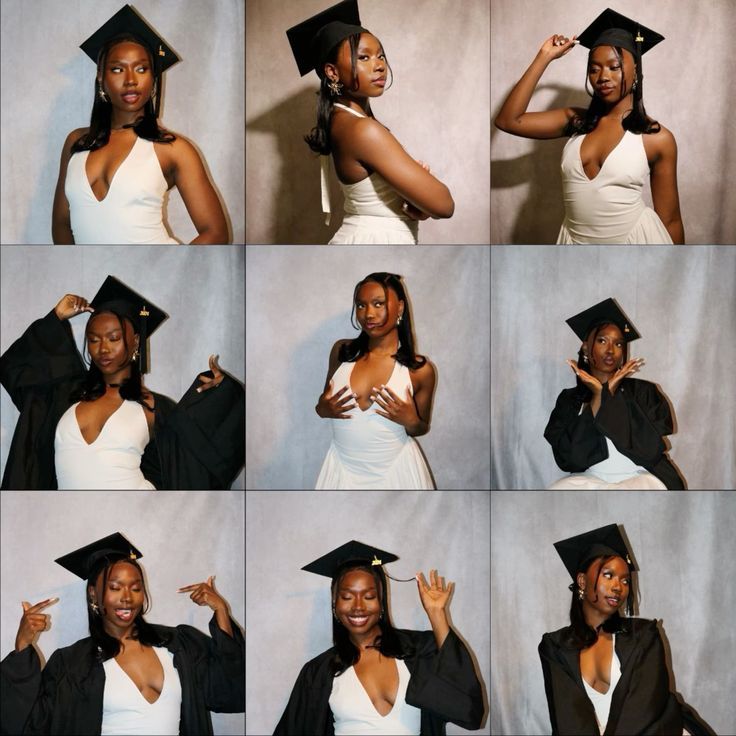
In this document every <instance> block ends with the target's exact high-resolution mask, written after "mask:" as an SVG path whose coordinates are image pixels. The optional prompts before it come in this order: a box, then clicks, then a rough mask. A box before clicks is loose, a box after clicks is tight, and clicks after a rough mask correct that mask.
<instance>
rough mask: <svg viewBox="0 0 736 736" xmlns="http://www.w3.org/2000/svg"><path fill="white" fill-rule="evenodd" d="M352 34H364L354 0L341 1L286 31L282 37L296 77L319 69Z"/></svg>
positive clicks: (356, 0) (365, 31)
mask: <svg viewBox="0 0 736 736" xmlns="http://www.w3.org/2000/svg"><path fill="white" fill-rule="evenodd" d="M354 33H368V31H367V30H366V29H365V28H363V27H362V26H361V25H360V13H359V11H358V0H343V1H342V2H339V3H338V4H337V5H333V6H332V7H331V8H327V10H323V11H322V12H321V13H317V15H313V16H312V17H311V18H308V19H307V20H305V21H303V22H302V23H298V24H297V25H295V26H292V27H291V28H289V30H288V31H286V36H287V37H288V39H289V43H290V44H291V51H292V53H293V54H294V58H295V59H296V64H297V66H298V67H299V74H301V75H302V76H304V75H305V74H307V72H310V71H312V70H315V71H316V70H318V69H320V68H321V66H322V65H323V64H324V63H325V61H326V60H327V56H328V55H329V53H330V51H331V50H332V49H333V48H334V47H335V45H336V44H338V43H340V41H343V40H345V39H346V38H347V37H348V36H352V35H353V34H354ZM318 73H320V72H318Z"/></svg>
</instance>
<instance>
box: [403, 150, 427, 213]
mask: <svg viewBox="0 0 736 736" xmlns="http://www.w3.org/2000/svg"><path fill="white" fill-rule="evenodd" d="M417 163H418V164H419V165H420V166H421V167H422V168H423V169H424V170H425V171H426V172H427V173H428V174H431V173H432V172H431V171H430V170H429V164H428V163H426V162H425V161H420V160H419V159H417ZM401 209H402V210H403V211H404V214H405V215H407V216H409V217H411V219H412V220H417V221H421V220H427V219H428V218H429V215H428V214H427V213H426V212H422V210H420V209H419V208H418V207H415V206H414V205H413V204H412V203H411V202H404V204H402V205H401Z"/></svg>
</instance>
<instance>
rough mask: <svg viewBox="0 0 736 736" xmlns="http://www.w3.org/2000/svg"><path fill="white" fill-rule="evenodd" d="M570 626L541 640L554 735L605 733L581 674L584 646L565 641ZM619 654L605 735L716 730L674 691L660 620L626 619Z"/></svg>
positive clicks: (674, 735)
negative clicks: (667, 664)
mask: <svg viewBox="0 0 736 736" xmlns="http://www.w3.org/2000/svg"><path fill="white" fill-rule="evenodd" d="M568 630H569V627H566V628H563V629H559V630H558V631H554V632H552V633H549V634H545V635H544V636H543V637H542V641H541V643H540V644H539V656H540V658H541V660H542V671H543V673H544V689H545V691H546V693H547V705H548V706H549V718H550V722H551V724H552V734H553V736H556V734H563V735H564V736H599V733H600V732H599V730H598V724H597V721H596V717H595V709H594V708H593V704H592V703H591V702H590V699H589V698H588V695H587V693H586V692H585V688H584V686H583V679H582V676H581V674H580V658H579V655H580V650H578V649H573V648H571V647H567V646H566V645H565V634H566V633H567V632H568ZM616 654H617V655H618V658H619V661H620V662H621V678H620V679H619V681H618V684H617V685H616V689H615V690H614V691H613V696H612V699H611V710H610V713H609V716H608V723H607V724H606V729H605V731H604V736H681V735H682V728H683V725H684V726H685V728H687V730H688V731H689V733H690V734H692V736H707V734H710V733H712V732H711V731H710V729H709V728H708V727H707V726H706V725H705V724H704V723H703V722H702V721H701V720H700V719H699V717H698V716H697V715H696V714H695V713H694V711H693V710H692V709H691V708H690V707H689V706H688V705H686V704H684V703H680V702H679V701H678V699H677V698H676V696H675V695H674V693H672V692H670V690H669V676H668V672H667V666H666V664H665V658H664V646H663V644H662V639H661V637H660V634H659V631H658V629H657V622H656V621H649V620H647V619H641V618H631V619H622V621H621V625H620V627H619V631H617V632H616Z"/></svg>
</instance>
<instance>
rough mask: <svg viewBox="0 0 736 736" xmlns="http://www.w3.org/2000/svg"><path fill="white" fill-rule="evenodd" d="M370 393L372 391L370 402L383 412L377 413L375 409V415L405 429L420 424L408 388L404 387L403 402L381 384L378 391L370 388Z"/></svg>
mask: <svg viewBox="0 0 736 736" xmlns="http://www.w3.org/2000/svg"><path fill="white" fill-rule="evenodd" d="M371 391H373V393H372V394H371V400H372V401H375V402H376V404H378V406H379V407H381V409H383V410H384V411H379V410H378V409H376V414H380V415H381V416H382V417H386V419H390V420H391V421H392V422H396V424H401V425H402V426H403V427H405V428H406V429H411V428H412V427H414V426H416V425H417V424H418V423H419V422H420V419H419V414H417V407H416V404H415V403H414V397H413V396H412V395H411V392H410V391H409V386H407V387H406V399H405V400H404V401H402V400H401V399H400V398H399V397H398V396H397V395H396V394H395V393H394V392H393V391H392V390H391V389H390V388H389V387H388V386H384V385H383V384H381V390H380V391H379V390H378V389H377V388H376V387H375V386H373V387H372V388H371Z"/></svg>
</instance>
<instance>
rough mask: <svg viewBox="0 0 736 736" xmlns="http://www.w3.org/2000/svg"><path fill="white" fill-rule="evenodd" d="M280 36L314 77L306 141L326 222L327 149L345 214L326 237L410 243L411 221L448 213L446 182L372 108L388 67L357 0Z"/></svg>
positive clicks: (302, 68) (413, 231)
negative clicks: (313, 113) (314, 157)
mask: <svg viewBox="0 0 736 736" xmlns="http://www.w3.org/2000/svg"><path fill="white" fill-rule="evenodd" d="M287 35H288V37H289V41H290V43H291V47H292V51H293V52H294V57H295V59H296V61H297V65H298V66H299V72H300V73H301V75H302V76H304V75H305V74H307V73H308V72H310V71H312V70H314V71H316V72H317V75H318V77H319V78H320V91H319V101H318V103H317V125H316V127H315V128H314V129H313V130H312V132H311V135H308V136H305V140H306V142H307V144H308V145H309V147H310V148H311V149H312V151H314V152H315V153H318V154H320V155H321V157H322V158H321V166H322V209H323V211H324V212H325V213H327V214H328V216H327V224H329V212H330V204H329V194H328V190H327V171H328V160H327V156H329V155H330V154H332V158H333V161H334V163H335V171H336V172H337V177H338V179H339V181H340V186H341V188H342V191H343V194H344V196H345V217H344V218H343V223H342V226H341V227H340V229H339V230H338V231H337V232H336V233H335V235H334V236H333V238H332V240H330V243H331V244H335V243H340V244H346V243H384V244H386V243H388V244H392V243H395V244H399V243H403V244H412V243H416V242H417V233H418V227H417V220H426V219H427V218H428V217H433V218H445V217H452V214H453V212H454V210H455V203H454V202H453V199H452V196H451V195H450V191H449V190H448V188H447V187H446V186H445V185H444V184H443V183H442V182H441V181H439V180H438V179H436V178H435V177H434V176H432V174H431V173H430V171H429V166H427V165H426V164H423V163H422V162H417V161H415V160H414V159H413V158H412V157H411V156H409V154H408V153H406V151H405V150H404V149H403V148H402V146H401V145H400V144H399V142H398V141H397V140H396V138H394V136H393V135H392V134H391V133H390V132H389V130H388V128H386V127H385V126H383V125H382V124H381V123H379V122H378V121H377V120H376V119H375V118H374V116H373V113H372V112H371V107H370V101H371V99H372V98H374V97H380V96H381V95H382V94H383V91H384V88H385V85H386V81H387V72H388V71H390V67H389V65H388V61H387V59H386V55H385V53H384V50H383V46H382V45H381V42H380V41H379V40H378V39H377V38H376V37H375V36H373V35H372V34H371V33H370V32H369V31H367V30H366V29H365V28H363V27H362V26H361V25H360V16H359V14H358V4H357V0H345V1H344V2H341V3H338V4H337V5H335V6H333V7H332V8H329V9H328V10H326V11H324V12H322V13H320V14H319V15H317V16H314V17H313V18H310V19H308V20H306V21H304V22H303V23H300V24H299V25H297V26H294V27H293V28H290V29H289V30H288V31H287ZM389 86H390V85H389Z"/></svg>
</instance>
